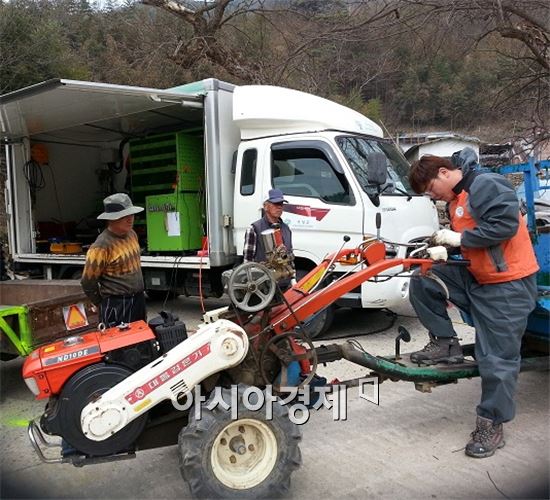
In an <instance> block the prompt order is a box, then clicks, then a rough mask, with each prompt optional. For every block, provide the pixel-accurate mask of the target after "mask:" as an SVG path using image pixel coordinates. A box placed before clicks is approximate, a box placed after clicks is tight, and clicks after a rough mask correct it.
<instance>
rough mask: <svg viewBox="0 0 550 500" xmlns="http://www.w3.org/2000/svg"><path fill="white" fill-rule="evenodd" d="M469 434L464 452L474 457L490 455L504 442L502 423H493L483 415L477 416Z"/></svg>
mask: <svg viewBox="0 0 550 500" xmlns="http://www.w3.org/2000/svg"><path fill="white" fill-rule="evenodd" d="M471 436H472V439H471V440H470V442H469V443H468V444H467V445H466V448H465V452H466V455H468V456H470V457H474V458H485V457H490V456H492V455H494V454H495V451H496V450H498V449H499V448H502V447H503V446H504V444H505V442H504V431H503V429H502V424H497V425H494V424H493V421H492V420H489V419H488V418H484V417H477V421H476V428H475V431H474V432H472V434H471Z"/></svg>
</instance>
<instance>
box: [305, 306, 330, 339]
mask: <svg viewBox="0 0 550 500" xmlns="http://www.w3.org/2000/svg"><path fill="white" fill-rule="evenodd" d="M334 309H335V307H334V305H330V306H327V307H325V308H324V309H321V310H320V311H319V312H318V313H315V314H314V315H313V316H310V317H309V318H308V319H306V320H305V321H304V327H305V330H306V333H307V334H308V335H309V337H310V338H312V339H314V338H315V337H319V336H320V335H323V333H325V332H326V331H327V330H328V329H329V328H330V327H331V325H332V322H333V320H334Z"/></svg>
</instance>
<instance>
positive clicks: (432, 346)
mask: <svg viewBox="0 0 550 500" xmlns="http://www.w3.org/2000/svg"><path fill="white" fill-rule="evenodd" d="M411 361H412V362H413V363H422V364H425V365H435V364H436V363H462V362H463V361H464V355H463V354H462V346H461V345H460V344H459V343H458V339H457V338H456V337H435V336H434V335H432V334H431V333H430V341H429V342H428V343H427V344H426V345H425V346H424V348H423V349H422V350H420V351H416V352H413V353H411Z"/></svg>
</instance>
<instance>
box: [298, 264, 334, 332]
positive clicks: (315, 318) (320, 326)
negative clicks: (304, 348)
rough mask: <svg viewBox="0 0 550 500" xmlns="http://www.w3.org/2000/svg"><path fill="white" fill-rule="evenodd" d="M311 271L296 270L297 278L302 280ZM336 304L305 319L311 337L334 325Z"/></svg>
mask: <svg viewBox="0 0 550 500" xmlns="http://www.w3.org/2000/svg"><path fill="white" fill-rule="evenodd" d="M308 272H309V271H307V270H305V269H297V270H296V280H298V281H300V280H301V279H302V278H303V277H304V276H305V275H306V274H307V273H308ZM335 310H336V306H335V305H334V304H332V305H330V306H327V307H325V308H324V309H321V310H320V311H319V312H317V313H315V314H314V315H312V316H310V317H309V318H307V319H306V320H305V321H304V326H305V330H306V333H307V334H308V335H309V337H310V338H312V339H314V338H316V337H319V336H320V335H323V333H325V332H326V331H327V330H328V329H329V328H330V327H331V325H332V322H333V320H334V311H335Z"/></svg>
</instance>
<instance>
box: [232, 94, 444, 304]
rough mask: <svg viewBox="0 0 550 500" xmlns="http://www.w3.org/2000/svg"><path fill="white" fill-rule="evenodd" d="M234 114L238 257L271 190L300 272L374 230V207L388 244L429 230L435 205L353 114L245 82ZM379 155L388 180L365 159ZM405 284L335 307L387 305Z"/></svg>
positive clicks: (371, 286)
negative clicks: (377, 176) (376, 177)
mask: <svg viewBox="0 0 550 500" xmlns="http://www.w3.org/2000/svg"><path fill="white" fill-rule="evenodd" d="M233 120H234V122H235V123H236V124H237V126H239V127H240V130H241V143H240V145H239V149H238V154H237V162H236V180H235V194H234V200H235V207H234V226H235V231H234V238H235V240H234V241H235V247H236V248H238V249H240V251H241V253H242V247H243V242H244V233H245V231H246V229H247V228H248V227H249V226H250V223H251V222H253V221H254V220H256V219H258V218H260V217H261V215H262V204H263V201H264V200H265V198H266V194H267V192H268V191H269V189H271V188H273V187H275V188H279V189H281V190H282V192H283V193H284V194H285V198H286V200H287V201H288V203H287V204H285V206H284V213H283V220H284V222H285V223H287V224H288V225H289V226H290V228H291V230H292V231H293V245H294V255H295V259H296V267H297V270H298V272H300V271H302V272H304V271H309V270H310V269H312V268H313V267H314V266H315V265H317V264H318V263H319V262H321V260H322V259H323V258H324V257H325V255H326V254H327V253H329V252H331V251H334V250H335V249H337V248H338V247H340V245H341V244H342V237H343V236H344V235H347V236H349V237H350V238H351V243H350V244H352V245H353V244H358V243H360V242H361V241H362V240H363V238H364V237H365V236H366V235H369V234H371V235H374V234H377V228H376V222H375V221H376V216H377V215H376V214H377V213H378V214H380V216H381V221H382V224H381V228H380V230H379V236H381V237H383V238H384V239H385V240H388V241H390V242H395V243H404V244H406V243H411V242H414V241H415V240H418V239H421V238H424V237H426V236H428V235H430V234H432V233H433V232H434V231H435V230H436V229H437V227H438V219H437V211H436V208H435V206H434V204H433V203H432V202H431V201H430V200H428V199H427V198H426V197H424V196H419V195H417V194H415V193H414V192H413V191H412V189H411V187H410V185H409V183H408V180H407V173H408V167H409V165H408V163H407V162H406V160H405V158H404V157H403V155H402V154H401V153H400V152H399V151H398V150H397V148H396V146H395V145H394V144H393V143H392V142H391V141H390V140H388V139H384V138H383V136H382V129H381V128H380V127H379V126H378V125H376V124H375V123H374V122H372V121H371V120H369V119H368V118H366V117H364V116H362V115H360V114H359V113H356V112H355V111H353V110H350V109H348V108H345V107H344V106H340V105H338V104H336V103H334V102H331V101H328V100H326V99H322V98H319V97H317V96H311V95H309V94H303V93H301V92H297V91H294V90H288V89H281V88H276V87H268V86H247V87H241V88H237V89H235V92H234V100H233ZM289 132H290V133H289ZM380 160H382V162H383V163H384V164H385V167H386V171H387V178H386V180H385V182H383V184H374V183H372V181H371V180H370V178H369V162H370V163H372V162H374V161H380ZM388 253H389V254H390V255H391V256H397V257H405V256H406V255H407V247H406V246H398V245H392V244H388ZM342 272H344V270H342ZM396 272H397V271H396ZM408 282H409V279H408V278H407V277H403V278H396V279H393V280H391V281H388V282H382V281H380V282H378V283H365V284H363V286H362V287H361V290H355V291H354V292H353V293H349V294H347V295H346V296H345V297H344V298H343V299H342V300H341V301H340V303H341V304H343V305H349V306H353V307H367V308H382V307H391V306H395V305H397V304H399V303H401V302H403V301H404V300H405V299H406V298H407V297H408Z"/></svg>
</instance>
